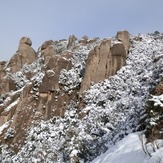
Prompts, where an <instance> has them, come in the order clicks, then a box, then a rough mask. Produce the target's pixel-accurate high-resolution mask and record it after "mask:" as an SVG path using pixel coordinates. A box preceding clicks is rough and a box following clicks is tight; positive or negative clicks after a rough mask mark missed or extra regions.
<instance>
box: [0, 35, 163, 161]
mask: <svg viewBox="0 0 163 163" xmlns="http://www.w3.org/2000/svg"><path fill="white" fill-rule="evenodd" d="M139 37H140V38H141V40H138V41H137V40H136V38H137V37H136V36H132V37H131V41H132V47H131V48H130V51H129V55H128V57H127V60H126V65H125V66H123V67H122V68H121V69H120V70H119V71H118V72H117V74H116V75H114V76H112V77H110V78H109V79H106V80H104V81H101V82H99V83H97V84H94V85H92V86H91V88H90V89H89V90H88V91H87V92H86V94H85V98H84V103H85V106H84V108H80V112H79V111H78V102H77V101H71V103H70V104H69V106H68V110H67V111H66V112H65V115H64V116H63V117H62V118H61V117H54V118H52V119H50V120H48V121H41V122H40V123H39V124H38V126H31V128H29V129H28V132H27V138H26V141H25V144H24V146H23V147H22V148H21V149H20V150H19V152H18V153H17V154H15V153H14V152H13V151H11V150H9V149H8V148H7V147H6V146H1V148H2V150H1V154H0V160H2V162H14V163H20V162H21V163H26V162H47V163H53V162H56V163H69V162H72V163H78V162H80V163H82V162H90V161H92V160H93V159H95V158H96V157H97V156H98V155H100V154H101V153H104V152H106V151H107V149H108V148H109V150H108V151H107V153H106V154H104V155H102V156H101V157H100V158H97V159H96V160H94V162H93V163H97V162H98V163H102V162H105V163H106V162H107V163H113V162H115V163H116V162H117V163H118V161H122V163H124V162H125V163H130V162H133V159H134V160H135V163H136V162H141V161H144V162H145V163H147V162H146V161H152V159H155V157H154V158H152V159H146V158H144V155H143V152H142V151H141V149H140V145H139V141H138V137H137V134H131V133H133V132H135V131H137V129H138V128H139V121H140V119H141V116H143V114H144V106H145V104H146V101H147V99H148V96H149V94H150V91H151V90H152V89H154V88H155V86H156V85H157V84H158V82H159V81H160V79H161V78H162V76H163V58H162V57H160V56H162V54H163V35H162V34H157V35H156V34H145V35H140V36H139ZM64 73H66V72H64ZM72 88H73V87H72ZM82 113H84V114H85V117H84V118H82V119H81V118H80V116H79V115H80V114H82ZM128 134H129V136H128V137H126V135H128ZM124 137H125V138H124ZM122 138H124V139H123V140H122V141H121V142H119V141H120V140H121V139H122ZM127 140H129V141H127ZM131 140H133V141H131ZM117 142H119V143H118V144H117ZM115 144H116V145H115ZM114 145H115V146H114ZM160 150H162V148H160ZM116 155H117V156H116ZM127 155H130V156H131V157H127ZM137 155H138V156H137ZM126 157H127V158H126ZM131 159H132V161H131Z"/></svg>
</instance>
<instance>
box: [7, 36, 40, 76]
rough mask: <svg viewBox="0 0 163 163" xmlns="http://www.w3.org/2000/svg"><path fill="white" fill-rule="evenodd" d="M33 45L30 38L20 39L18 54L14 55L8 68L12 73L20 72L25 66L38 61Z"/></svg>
mask: <svg viewBox="0 0 163 163" xmlns="http://www.w3.org/2000/svg"><path fill="white" fill-rule="evenodd" d="M31 45H32V41H31V40H30V38H28V37H22V38H21V39H20V41H19V46H18V50H17V52H16V54H15V55H13V57H12V58H11V59H10V61H9V63H8V64H7V68H10V72H11V73H14V72H17V71H19V70H20V69H21V68H22V67H23V65H25V64H31V63H33V62H34V61H35V60H36V59H37V55H36V52H35V51H34V49H33V48H32V47H31Z"/></svg>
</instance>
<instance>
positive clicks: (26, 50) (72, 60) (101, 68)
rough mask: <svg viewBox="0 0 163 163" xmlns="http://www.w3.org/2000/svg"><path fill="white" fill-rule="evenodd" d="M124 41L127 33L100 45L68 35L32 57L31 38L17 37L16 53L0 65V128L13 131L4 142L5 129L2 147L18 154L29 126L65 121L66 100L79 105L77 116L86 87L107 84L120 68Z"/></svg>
mask: <svg viewBox="0 0 163 163" xmlns="http://www.w3.org/2000/svg"><path fill="white" fill-rule="evenodd" d="M129 37H130V35H129V33H128V32H127V31H123V32H119V33H117V36H116V37H115V38H110V39H103V40H101V39H99V38H94V39H89V38H88V37H87V36H84V37H83V38H82V39H81V40H78V39H77V38H76V37H75V36H74V35H72V36H70V37H69V39H68V40H60V41H53V40H49V41H45V42H44V43H43V45H42V46H41V47H40V48H39V51H38V52H37V53H36V52H35V51H34V50H33V48H32V47H31V45H32V41H31V40H30V38H27V37H23V38H21V39H20V42H19V46H18V51H17V52H16V54H15V55H13V57H12V58H11V59H10V60H9V62H1V64H0V81H1V89H0V97H1V99H0V100H1V101H0V102H1V104H0V125H1V126H3V125H4V124H6V123H7V124H8V126H7V128H14V137H13V138H5V133H6V132H5V131H6V130H7V128H6V129H5V130H4V131H3V132H2V133H1V138H0V140H1V143H7V144H9V145H12V146H13V148H14V150H15V151H17V150H18V149H19V148H20V146H21V144H23V141H24V137H25V133H26V129H27V128H28V127H29V126H31V125H32V124H33V123H38V121H40V120H41V119H44V120H47V119H50V118H52V117H54V116H56V117H57V116H61V117H62V116H64V113H65V111H66V109H67V107H68V105H69V104H70V102H71V101H76V102H78V112H79V111H80V110H81V108H80V106H82V105H83V104H82V103H83V102H82V101H83V99H82V96H83V92H84V91H86V90H87V89H89V87H90V85H91V83H97V82H99V81H102V80H104V79H108V78H109V77H110V76H112V75H114V74H115V73H116V72H117V70H119V69H120V68H121V67H122V66H123V65H124V64H125V60H126V57H127V54H128V50H129ZM18 142H19V145H18V146H17V145H16V146H15V145H14V144H16V143H18Z"/></svg>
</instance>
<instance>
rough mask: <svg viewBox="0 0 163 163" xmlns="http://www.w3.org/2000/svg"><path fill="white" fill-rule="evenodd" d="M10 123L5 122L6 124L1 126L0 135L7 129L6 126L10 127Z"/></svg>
mask: <svg viewBox="0 0 163 163" xmlns="http://www.w3.org/2000/svg"><path fill="white" fill-rule="evenodd" d="M10 123H11V122H10V121H7V122H6V123H4V124H3V125H2V126H0V135H1V134H2V132H3V130H4V129H6V128H8V126H9V125H10Z"/></svg>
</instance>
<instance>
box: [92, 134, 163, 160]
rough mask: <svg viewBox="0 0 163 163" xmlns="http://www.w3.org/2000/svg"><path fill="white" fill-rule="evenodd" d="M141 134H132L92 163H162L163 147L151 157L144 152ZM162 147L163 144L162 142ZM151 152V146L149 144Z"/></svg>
mask: <svg viewBox="0 0 163 163" xmlns="http://www.w3.org/2000/svg"><path fill="white" fill-rule="evenodd" d="M139 134H140V133H132V134H129V135H128V136H126V137H125V138H123V139H122V140H121V141H119V142H118V143H117V144H116V145H114V146H112V147H110V148H109V150H107V152H106V153H104V154H102V155H100V156H98V157H97V158H96V159H95V160H93V161H92V162H91V163H131V162H132V163H161V162H162V161H163V147H161V148H159V149H157V150H156V152H151V153H152V154H151V157H149V156H148V155H145V153H144V152H143V149H142V146H141V142H140V139H139ZM159 143H160V146H162V145H163V144H162V143H163V142H162V141H160V142H159ZM148 146H149V147H148V148H149V150H150V151H152V150H151V149H150V144H148Z"/></svg>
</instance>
